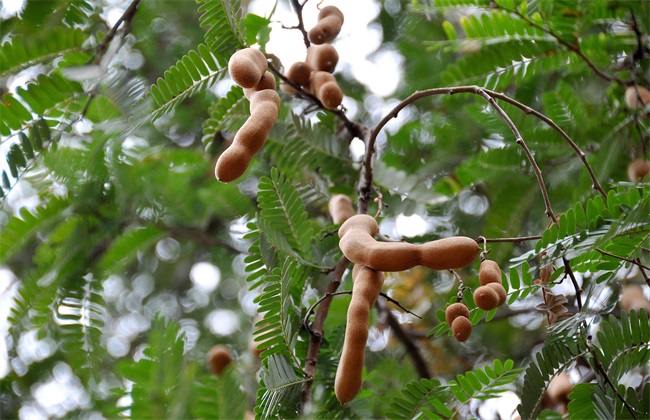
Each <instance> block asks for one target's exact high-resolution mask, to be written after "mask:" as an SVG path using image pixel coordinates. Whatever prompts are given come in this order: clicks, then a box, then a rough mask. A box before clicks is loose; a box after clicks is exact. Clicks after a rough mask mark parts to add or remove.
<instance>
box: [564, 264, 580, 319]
mask: <svg viewBox="0 0 650 420" xmlns="http://www.w3.org/2000/svg"><path fill="white" fill-rule="evenodd" d="M562 262H563V263H564V268H565V270H566V273H567V274H568V275H569V278H570V279H571V284H573V288H574V289H575V291H576V303H577V304H578V311H582V297H581V295H580V293H582V288H580V286H579V285H578V281H577V280H576V276H575V274H573V270H572V269H571V264H570V263H569V260H567V259H566V257H562Z"/></svg>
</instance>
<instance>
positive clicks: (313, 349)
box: [302, 256, 349, 407]
mask: <svg viewBox="0 0 650 420" xmlns="http://www.w3.org/2000/svg"><path fill="white" fill-rule="evenodd" d="M348 264H349V261H348V259H347V258H345V256H343V257H341V259H340V260H339V261H338V262H337V263H336V268H335V269H334V274H332V279H331V280H330V283H329V285H328V286H327V290H326V291H325V294H326V295H327V294H329V295H330V296H328V297H327V298H326V299H324V300H323V302H322V303H321V304H320V306H318V310H317V311H316V317H315V318H314V324H313V326H312V329H311V330H312V333H311V334H310V336H309V347H308V348H307V358H306V359H305V369H304V371H305V374H306V375H307V379H308V381H307V382H306V383H305V388H304V389H303V390H302V405H303V407H304V406H305V405H306V404H308V403H309V402H311V390H312V386H313V384H314V375H315V373H316V367H317V366H318V353H319V351H320V345H321V342H322V340H323V325H324V324H325V319H326V318H327V314H328V312H329V309H330V304H331V303H332V296H331V295H332V294H333V293H335V292H336V290H337V289H338V288H339V286H340V285H341V280H342V279H343V274H344V273H345V270H346V269H347V268H348Z"/></svg>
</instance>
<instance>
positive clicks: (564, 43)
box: [496, 5, 625, 86]
mask: <svg viewBox="0 0 650 420" xmlns="http://www.w3.org/2000/svg"><path fill="white" fill-rule="evenodd" d="M496 7H497V8H499V9H502V10H505V11H506V12H509V13H512V14H514V15H515V16H518V17H519V18H520V19H521V20H523V21H524V22H526V23H527V24H528V25H530V26H532V27H533V28H536V29H539V30H540V31H542V32H544V33H546V34H548V35H550V36H552V37H553V38H555V40H556V41H557V42H558V43H559V44H560V45H562V46H564V47H565V48H566V49H568V50H569V51H572V52H574V53H575V54H576V55H577V56H578V57H580V59H582V61H584V62H585V64H587V66H588V67H589V68H590V69H592V70H593V71H594V73H596V75H597V76H598V77H600V78H602V79H605V80H607V81H608V82H616V83H618V84H619V85H621V86H625V83H624V82H623V81H622V80H621V79H619V78H618V77H615V76H610V75H608V74H607V73H605V72H603V71H602V70H600V69H599V68H598V67H596V65H595V64H594V63H593V62H592V61H591V60H590V59H589V58H588V57H587V56H586V55H585V54H584V53H583V52H582V50H581V49H580V45H579V44H571V43H569V42H567V41H565V40H564V39H562V38H560V37H559V36H558V35H557V34H556V33H555V32H553V31H552V30H550V29H547V28H544V27H543V26H540V25H538V24H537V23H535V22H533V21H532V20H530V19H529V18H527V17H526V16H524V15H523V14H521V13H520V12H519V11H517V10H511V9H508V8H506V7H503V6H499V5H497V6H496Z"/></svg>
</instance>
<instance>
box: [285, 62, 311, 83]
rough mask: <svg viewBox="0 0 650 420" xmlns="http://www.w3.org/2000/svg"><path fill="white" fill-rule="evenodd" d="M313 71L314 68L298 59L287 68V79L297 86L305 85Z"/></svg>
mask: <svg viewBox="0 0 650 420" xmlns="http://www.w3.org/2000/svg"><path fill="white" fill-rule="evenodd" d="M313 71H314V69H313V68H311V66H310V65H309V64H307V63H305V62H304V61H298V62H295V63H293V64H292V65H291V67H289V70H287V79H289V80H291V82H292V83H295V84H296V85H298V86H307V85H308V84H309V78H310V77H311V74H312V72H313Z"/></svg>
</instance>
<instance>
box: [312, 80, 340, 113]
mask: <svg viewBox="0 0 650 420" xmlns="http://www.w3.org/2000/svg"><path fill="white" fill-rule="evenodd" d="M309 91H311V92H312V93H313V94H314V95H315V96H316V97H317V98H318V100H319V101H321V103H322V104H323V106H324V107H325V108H327V109H336V108H337V107H338V106H339V105H341V102H342V101H343V91H342V90H341V88H340V87H339V85H338V83H337V82H336V78H335V77H334V76H332V74H331V73H328V72H326V71H315V72H314V73H312V75H311V79H310V83H309Z"/></svg>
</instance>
